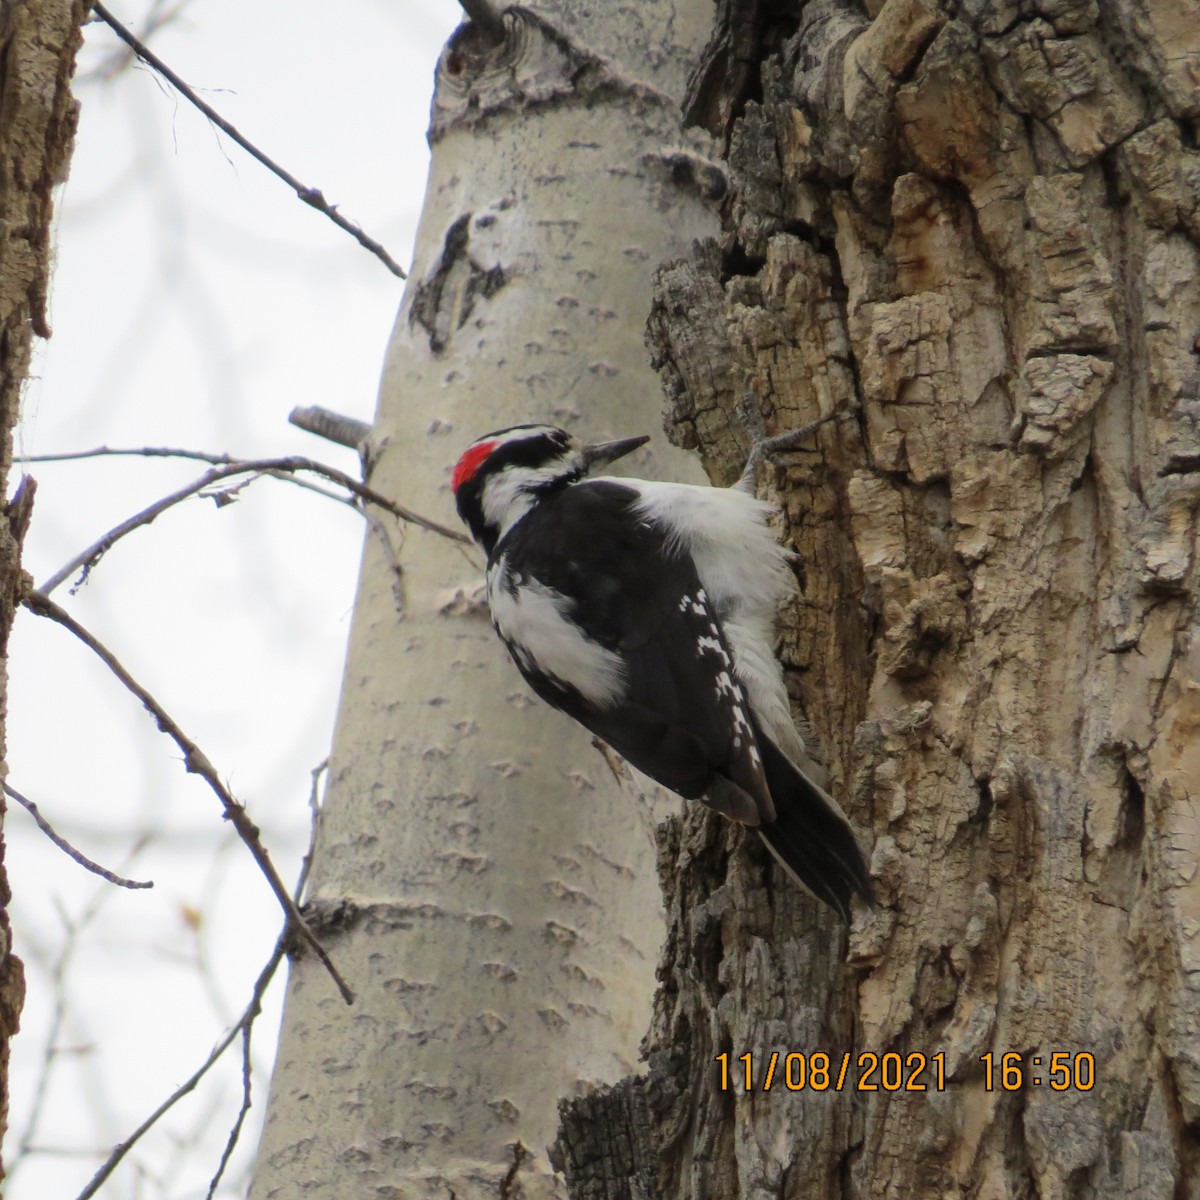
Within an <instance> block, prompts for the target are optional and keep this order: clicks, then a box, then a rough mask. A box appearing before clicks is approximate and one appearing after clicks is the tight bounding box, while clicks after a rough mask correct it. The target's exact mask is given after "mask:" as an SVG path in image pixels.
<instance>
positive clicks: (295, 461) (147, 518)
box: [36, 451, 471, 595]
mask: <svg viewBox="0 0 1200 1200" xmlns="http://www.w3.org/2000/svg"><path fill="white" fill-rule="evenodd" d="M100 453H101V451H94V452H92V454H93V455H94V456H99V454H100ZM108 453H124V452H122V451H115V452H114V451H109V452H108ZM80 457H85V456H84V455H80ZM187 457H195V455H193V454H189V455H187ZM298 471H307V472H310V473H311V474H313V475H321V476H324V478H326V479H328V480H331V481H332V482H333V483H336V484H338V485H339V486H340V487H344V488H345V489H346V490H347V491H348V492H352V493H353V494H354V495H355V496H357V497H358V498H359V499H360V500H363V501H365V502H366V503H368V504H374V505H376V506H377V507H379V508H382V509H383V510H384V511H385V512H388V513H391V514H392V516H394V517H396V518H397V519H398V520H401V521H409V522H411V523H412V524H413V525H420V526H421V528H422V529H428V530H430V532H432V533H437V534H440V535H441V536H442V537H445V538H449V539H450V540H451V541H455V542H461V543H464V544H466V545H470V544H471V539H470V538H468V537H467V536H466V535H465V534H463V533H459V531H458V530H457V529H451V528H449V526H446V525H441V524H439V523H438V522H437V521H431V520H430V519H429V518H428V517H423V516H421V515H420V513H415V512H413V511H412V509H410V508H405V507H404V505H402V504H396V503H395V502H394V501H392V500H389V499H388V498H387V497H386V496H384V495H382V494H381V493H379V492H377V491H375V490H374V489H373V488H369V487H367V486H366V485H365V484H362V483H359V482H358V480H357V479H355V478H354V477H353V476H351V475H347V474H346V472H345V471H339V470H338V469H337V468H336V467H330V466H327V465H326V464H325V463H320V462H317V461H315V460H314V459H311V458H304V457H301V456H299V455H289V456H287V457H284V458H253V459H238V460H234V461H232V462H227V463H225V464H224V465H221V466H214V467H213V468H212V470H211V471H206V472H205V473H204V474H203V475H202V476H201V477H200V478H199V479H195V480H193V481H192V482H191V483H189V484H188V485H187V486H186V487H182V488H180V489H179V490H178V491H175V492H172V493H171V494H170V495H169V496H164V497H162V499H160V500H157V501H155V503H153V504H151V505H150V506H149V508H144V509H142V511H141V512H139V513H135V514H134V515H133V516H132V517H129V518H127V519H126V520H124V521H122V522H121V523H120V524H119V525H116V526H114V527H113V528H112V529H110V530H109V531H108V532H107V533H106V534H104V535H103V537H101V538H99V539H98V540H97V541H95V542H93V543H92V545H90V546H89V547H88V548H87V549H86V550H84V551H82V552H81V553H79V554H77V555H76V556H75V557H74V558H73V559H71V561H70V562H69V563H66V564H65V565H64V566H62V567H60V568H59V569H58V570H57V571H55V572H54V574H53V575H51V576H50V578H49V579H47V580H45V581H44V582H42V583H41V584H39V585H38V587H37V589H36V590H37V591H39V592H43V593H45V594H46V595H49V594H50V593H51V592H53V591H54V590H55V588H57V587H60V586H61V585H62V584H63V583H65V582H66V581H67V580H68V579H70V578H71V576H72V575H74V574H75V573H76V571H82V572H83V578H86V577H87V573H88V572H89V571H90V570H91V569H92V567H94V566H95V565H96V563H98V562H99V561H100V559H101V558H103V557H104V555H105V554H106V553H107V552H108V550H109V549H111V547H112V546H113V544H114V543H116V542H117V541H119V540H120V539H121V538H123V537H125V535H126V534H129V533H132V532H133V531H134V530H135V529H140V528H142V526H144V525H149V524H150V523H151V522H152V521H154V520H155V519H156V518H157V517H159V516H161V515H162V514H163V513H164V512H166V510H167V509H169V508H172V507H174V506H175V505H176V504H179V503H181V502H182V501H184V500H186V499H188V497H190V496H194V495H196V494H197V493H199V492H202V491H203V490H204V489H205V488H209V487H211V486H212V485H213V484H214V483H218V482H220V481H221V480H222V479H231V478H233V477H234V476H237V475H267V476H288V475H293V474H295V473H296V472H298ZM82 582H83V579H81V580H80V583H82Z"/></svg>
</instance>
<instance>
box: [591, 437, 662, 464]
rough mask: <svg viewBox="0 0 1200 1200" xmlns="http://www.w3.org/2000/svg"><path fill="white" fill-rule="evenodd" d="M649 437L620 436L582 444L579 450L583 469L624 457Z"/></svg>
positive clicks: (642, 444)
mask: <svg viewBox="0 0 1200 1200" xmlns="http://www.w3.org/2000/svg"><path fill="white" fill-rule="evenodd" d="M649 440H650V438H649V437H648V436H643V437H631V438H620V439H618V440H617V441H615V442H596V443H595V444H594V445H591V446H584V448H583V449H582V450H581V451H580V453H581V454H582V455H583V465H584V470H587V471H590V470H591V469H592V468H593V467H606V466H608V464H609V463H613V462H616V461H617V459H618V458H624V457H625V455H627V454H630V453H632V452H633V451H634V450H636V449H637V448H638V447H639V446H644V445H645V444H646V443H647V442H648V441H649Z"/></svg>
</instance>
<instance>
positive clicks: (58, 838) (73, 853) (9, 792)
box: [4, 783, 154, 888]
mask: <svg viewBox="0 0 1200 1200" xmlns="http://www.w3.org/2000/svg"><path fill="white" fill-rule="evenodd" d="M4 794H5V795H6V796H11V797H12V798H13V799H14V800H15V801H16V802H17V803H18V804H19V805H21V807H22V808H24V809H25V810H26V811H27V812H28V813H29V815H30V816H31V817H32V818H33V819H34V820H35V821H36V822H37V827H38V828H39V829H40V830H41V831H42V832H43V833H44V834H45V835H46V836H47V837H48V838H49V839H50V840H51V841H52V842H53V843H54V844H55V845H56V846H57V847H58V848H59V849H60V850H61V851H62V852H63V853H64V854H65V855H66V856H67V857H68V858H72V859H74V860H75V861H76V862H77V863H78V864H79V865H80V866H81V867H86V868H87V870H89V871H91V872H92V874H93V875H99V876H100V878H101V879H107V880H108V882H109V883H115V884H116V885H117V887H123V888H152V887H153V886H154V883H153V882H152V881H151V880H144V881H143V880H139V879H126V878H125V877H124V876H123V875H116V874H114V873H113V872H112V871H110V870H108V869H107V868H106V867H102V866H101V865H100V864H99V863H95V862H92V860H91V859H90V858H88V856H87V855H86V854H84V853H83V851H82V850H76V849H75V847H74V846H72V845H71V843H70V842H68V841H67V839H66V838H65V837H63V836H62V835H61V834H59V833H56V832H55V830H54V827H53V826H52V825H51V824H50V822H49V821H47V820H46V818H45V817H43V816H42V814H41V813H40V812H39V811H38V806H37V805H36V804H34V802H33V801H32V800H27V799H26V798H25V797H24V796H22V795H21V793H20V792H18V791H17V789H16V788H14V787H9V785H8V784H7V783H6V784H4Z"/></svg>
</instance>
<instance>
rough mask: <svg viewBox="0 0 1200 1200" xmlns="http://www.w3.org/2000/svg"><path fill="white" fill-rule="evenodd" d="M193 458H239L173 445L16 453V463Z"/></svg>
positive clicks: (226, 460) (222, 463)
mask: <svg viewBox="0 0 1200 1200" xmlns="http://www.w3.org/2000/svg"><path fill="white" fill-rule="evenodd" d="M118 457H123V458H192V459H195V460H196V461H197V462H206V463H212V465H213V466H214V467H220V466H225V465H227V464H228V463H234V462H237V461H238V460H237V459H236V458H234V457H233V455H231V454H210V453H208V451H206V450H179V449H176V448H175V447H173V446H138V447H131V448H127V449H117V448H114V447H112V446H97V447H96V448H95V449H94V450H67V451H65V452H64V453H62V454H14V455H13V462H15V463H52V462H77V461H78V460H79V459H83V458H118Z"/></svg>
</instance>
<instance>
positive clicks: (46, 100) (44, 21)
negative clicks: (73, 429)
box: [0, 0, 87, 1179]
mask: <svg viewBox="0 0 1200 1200" xmlns="http://www.w3.org/2000/svg"><path fill="white" fill-rule="evenodd" d="M86 9H87V6H86V5H85V4H83V3H81V2H79V0H26V3H10V2H8V0H0V755H2V754H3V748H4V723H3V713H4V697H3V692H4V690H5V685H6V679H7V676H6V674H5V673H4V662H5V658H6V654H7V643H8V635H9V632H10V630H11V629H12V622H13V614H14V613H15V611H16V606H17V604H18V603H19V600H20V596H21V593H22V591H23V589H24V587H25V586H26V579H25V576H24V575H23V573H22V571H21V542H22V539H23V538H24V536H25V530H26V528H27V527H28V524H29V518H30V513H31V509H32V504H33V486H32V484H31V483H25V484H24V485H23V486H22V487H21V488H20V489H19V490H18V491H17V493H16V494H15V495H14V497H13V499H12V501H11V502H8V503H5V502H4V499H5V497H7V496H8V489H9V470H10V468H11V466H12V431H13V426H14V425H15V424H16V421H17V416H18V414H19V412H20V407H21V394H22V390H23V388H24V386H25V380H26V377H27V375H28V373H29V366H30V359H31V354H32V350H33V339H34V338H35V337H49V336H50V327H49V324H48V322H47V318H46V297H47V293H48V291H49V287H50V235H51V217H52V214H53V192H54V188H55V186H56V185H57V184H59V183H61V182H62V181H63V180H64V179H65V178H66V174H67V164H68V162H69V160H70V156H71V146H72V141H73V138H74V135H75V124H76V116H77V109H76V104H75V100H74V98H73V97H72V95H71V86H70V85H71V76H72V75H73V74H74V71H75V54H76V52H77V51H78V49H79V45H80V41H81V40H82V39H81V35H80V28H81V26H82V24H83V18H84V16H85V13H86ZM3 774H4V769H3V767H2V765H0V775H3ZM4 810H5V803H4V797H3V794H0V819H2V817H3V814H4ZM8 900H9V890H8V880H7V877H6V874H5V871H4V841H3V837H2V836H0V1137H3V1134H4V1131H5V1129H6V1127H7V1124H8V1056H9V1041H10V1039H11V1038H12V1037H13V1036H14V1035H15V1034H16V1032H17V1026H18V1024H19V1022H20V1016H21V1008H22V1005H23V1004H24V1000H25V973H24V968H23V966H22V964H21V960H20V959H19V958H17V956H16V955H15V954H14V953H13V951H12V929H11V927H10V925H9V919H8ZM3 1177H4V1170H3V1166H2V1165H0V1179H2V1178H3Z"/></svg>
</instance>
